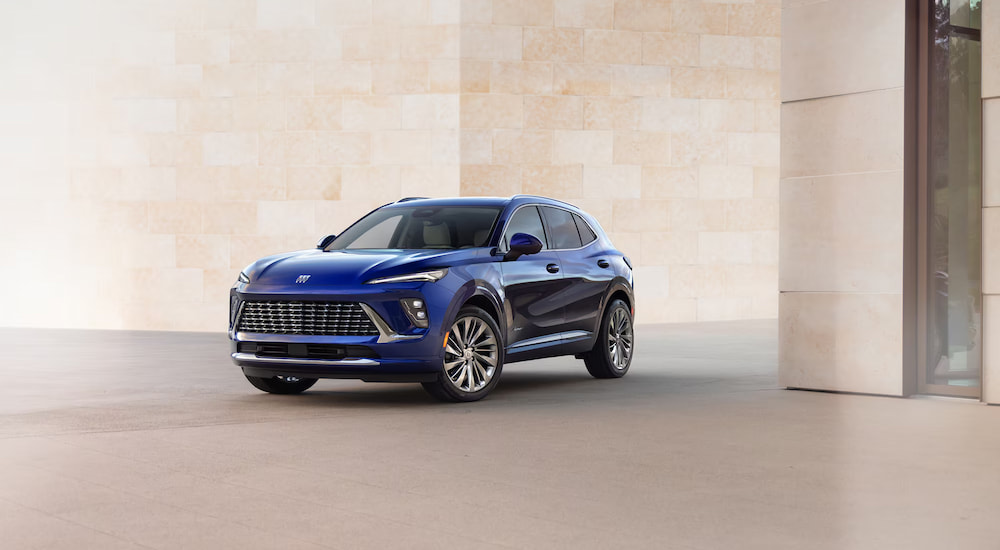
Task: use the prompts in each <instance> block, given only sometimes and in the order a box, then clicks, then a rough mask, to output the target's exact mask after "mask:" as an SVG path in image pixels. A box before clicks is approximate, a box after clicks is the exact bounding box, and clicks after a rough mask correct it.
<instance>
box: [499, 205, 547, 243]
mask: <svg viewBox="0 0 1000 550" xmlns="http://www.w3.org/2000/svg"><path fill="white" fill-rule="evenodd" d="M515 233H527V234H528V235H531V236H533V237H537V238H538V240H540V241H542V248H548V247H549V246H548V243H547V241H546V239H545V230H544V229H542V218H540V217H539V216H538V209H537V208H535V207H534V206H525V207H523V208H521V209H519V210H518V211H517V212H514V216H513V217H512V218H511V219H510V222H508V223H507V230H506V231H505V232H504V234H503V250H505V251H506V250H510V238H511V237H513V236H514V234H515Z"/></svg>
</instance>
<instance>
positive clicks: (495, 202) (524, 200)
mask: <svg viewBox="0 0 1000 550" xmlns="http://www.w3.org/2000/svg"><path fill="white" fill-rule="evenodd" d="M529 203H530V204H534V203H537V204H549V205H552V206H563V207H569V208H572V209H573V210H579V208H577V207H576V206H573V205H572V204H569V203H566V202H562V201H559V200H556V199H550V198H548V197H540V196H536V195H514V196H512V197H448V198H440V199H430V198H426V197H407V198H405V199H400V200H398V201H396V202H394V203H391V204H387V205H385V206H386V207H387V208H393V207H397V206H500V207H504V206H508V205H511V206H519V205H521V204H529Z"/></svg>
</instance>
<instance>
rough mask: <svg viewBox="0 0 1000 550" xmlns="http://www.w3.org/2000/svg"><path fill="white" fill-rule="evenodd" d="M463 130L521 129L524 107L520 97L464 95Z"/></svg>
mask: <svg viewBox="0 0 1000 550" xmlns="http://www.w3.org/2000/svg"><path fill="white" fill-rule="evenodd" d="M460 102H461V106H460V107H459V108H460V113H461V119H462V128H521V127H522V125H523V119H524V105H523V101H522V99H521V96H520V95H514V94H463V95H462V97H461V99H460Z"/></svg>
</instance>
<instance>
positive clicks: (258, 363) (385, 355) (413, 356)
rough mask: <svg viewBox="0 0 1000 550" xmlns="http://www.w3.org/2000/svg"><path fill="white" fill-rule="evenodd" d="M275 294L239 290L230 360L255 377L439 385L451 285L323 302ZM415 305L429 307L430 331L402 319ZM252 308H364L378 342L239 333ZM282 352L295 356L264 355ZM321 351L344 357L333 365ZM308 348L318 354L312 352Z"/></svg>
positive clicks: (320, 297)
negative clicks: (409, 304) (268, 304)
mask: <svg viewBox="0 0 1000 550" xmlns="http://www.w3.org/2000/svg"><path fill="white" fill-rule="evenodd" d="M400 286H403V288H400ZM274 290H276V289H268V288H253V285H237V286H236V287H234V288H233V290H232V296H233V299H232V302H231V303H232V306H233V307H234V311H233V312H232V315H231V317H230V322H231V326H230V332H229V336H230V348H231V349H230V356H231V357H232V360H233V362H234V363H235V364H236V365H238V366H240V367H242V369H243V371H244V373H245V374H247V375H248V376H259V377H271V376H295V377H298V378H346V379H360V380H364V381H366V382H429V381H433V380H436V379H437V378H438V375H439V373H440V370H441V361H442V358H443V348H442V345H441V343H442V342H443V337H444V332H443V330H442V328H441V327H442V326H443V324H444V323H443V321H444V320H445V318H446V317H447V315H448V311H447V308H448V304H449V303H450V298H451V297H452V296H453V294H451V292H450V291H449V290H448V289H446V288H445V287H444V285H440V284H434V285H432V284H413V283H410V284H407V285H405V286H404V285H399V286H396V285H394V287H391V288H390V287H371V286H366V287H362V288H353V289H350V290H348V289H341V290H339V291H326V292H322V293H319V292H317V293H315V294H301V293H296V294H291V293H286V292H274ZM413 297H418V298H421V299H423V300H425V301H426V303H427V304H428V308H429V317H430V319H431V324H430V327H428V328H425V329H424V328H418V327H415V326H413V325H412V323H411V322H410V321H409V319H408V318H407V317H406V315H405V314H404V312H403V311H402V308H401V306H400V300H401V299H402V298H413ZM247 300H280V301H343V302H357V303H358V304H360V305H361V308H362V309H363V310H364V311H365V313H366V314H367V315H368V317H369V319H370V320H371V321H372V324H374V326H375V328H376V329H377V330H378V334H377V335H375V334H372V335H369V336H330V335H302V334H267V333H257V332H243V331H239V330H238V327H239V319H240V314H241V313H240V312H241V310H242V307H243V304H244V302H246V301H247ZM435 306H437V307H435ZM274 346H278V349H282V346H284V348H287V350H288V353H287V354H283V353H278V354H277V355H276V354H275V353H273V352H271V351H269V352H268V353H263V352H258V349H259V350H264V349H265V348H268V349H269V350H273V348H274ZM314 347H325V348H327V349H329V348H341V349H343V350H344V352H343V353H334V354H333V356H332V357H331V356H321V357H317V356H315V355H314V354H313V353H312V351H311V349H312V348H314ZM307 348H309V350H310V351H305V350H306V349H307ZM292 350H295V351H294V352H293V351H292ZM358 350H364V353H359V352H358Z"/></svg>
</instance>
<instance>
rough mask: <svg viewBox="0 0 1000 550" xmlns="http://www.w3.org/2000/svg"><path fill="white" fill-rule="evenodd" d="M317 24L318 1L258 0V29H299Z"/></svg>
mask: <svg viewBox="0 0 1000 550" xmlns="http://www.w3.org/2000/svg"><path fill="white" fill-rule="evenodd" d="M315 24H316V0H288V1H286V0H257V27H258V28H261V29H267V28H288V27H291V28H297V27H311V26H313V25H315Z"/></svg>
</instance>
